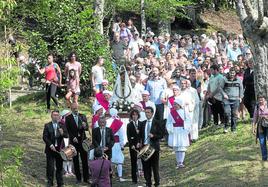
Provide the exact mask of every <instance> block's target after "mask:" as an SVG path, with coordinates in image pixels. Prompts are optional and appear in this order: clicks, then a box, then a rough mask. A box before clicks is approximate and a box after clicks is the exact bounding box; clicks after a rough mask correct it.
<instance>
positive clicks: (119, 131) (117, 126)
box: [107, 108, 125, 182]
mask: <svg viewBox="0 0 268 187" xmlns="http://www.w3.org/2000/svg"><path fill="white" fill-rule="evenodd" d="M117 114H118V111H117V110H116V109H115V108H111V109H110V115H111V117H110V118H109V119H107V127H109V128H110V129H112V132H113V135H114V145H113V148H112V159H111V161H112V163H113V164H115V165H116V166H117V167H116V169H117V174H118V177H119V181H120V182H124V181H125V179H124V178H123V177H122V176H123V163H124V159H125V158H124V154H123V152H122V151H123V150H124V146H125V131H124V128H123V126H124V123H123V122H122V121H121V119H120V118H119V117H118V115H117Z"/></svg>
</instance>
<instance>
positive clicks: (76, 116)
mask: <svg viewBox="0 0 268 187" xmlns="http://www.w3.org/2000/svg"><path fill="white" fill-rule="evenodd" d="M71 110H72V114H70V115H68V116H67V117H66V118H65V125H66V128H67V130H68V133H69V139H70V141H69V142H70V144H72V145H73V146H74V147H75V148H76V151H77V155H76V156H75V157H74V158H73V162H74V171H75V176H76V180H77V181H76V183H77V184H78V183H81V172H80V166H79V155H80V158H81V161H82V168H83V180H84V182H85V183H89V181H88V179H89V173H88V158H87V152H86V151H85V150H84V149H83V147H82V143H83V140H85V139H86V138H87V137H86V133H85V131H87V130H88V123H87V118H86V116H85V115H84V114H80V113H78V104H76V103H72V105H71Z"/></svg>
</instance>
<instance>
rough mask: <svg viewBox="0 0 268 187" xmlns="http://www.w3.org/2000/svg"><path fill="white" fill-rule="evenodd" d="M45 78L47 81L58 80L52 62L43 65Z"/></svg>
mask: <svg viewBox="0 0 268 187" xmlns="http://www.w3.org/2000/svg"><path fill="white" fill-rule="evenodd" d="M45 79H46V80H47V81H58V78H57V74H56V70H55V67H54V64H51V65H47V66H46V67H45Z"/></svg>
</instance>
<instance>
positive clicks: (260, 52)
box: [237, 0, 268, 98]
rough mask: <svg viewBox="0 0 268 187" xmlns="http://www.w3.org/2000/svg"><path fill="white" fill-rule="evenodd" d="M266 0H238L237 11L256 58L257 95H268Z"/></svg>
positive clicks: (267, 22) (267, 17)
mask: <svg viewBox="0 0 268 187" xmlns="http://www.w3.org/2000/svg"><path fill="white" fill-rule="evenodd" d="M266 5H267V2H266V1H265V0H263V1H262V0H238V1H237V13H238V16H239V17H240V23H241V26H242V28H243V32H244V34H245V36H246V37H247V38H248V39H249V43H250V44H251V48H252V52H253V60H254V86H255V93H256V94H255V95H256V96H257V95H260V94H261V95H264V96H265V97H266V98H267V96H268V76H267V75H268V15H267V7H266Z"/></svg>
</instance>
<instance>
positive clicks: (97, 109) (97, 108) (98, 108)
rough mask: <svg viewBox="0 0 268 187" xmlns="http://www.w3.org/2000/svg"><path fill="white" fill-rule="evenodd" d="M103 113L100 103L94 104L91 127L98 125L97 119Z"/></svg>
mask: <svg viewBox="0 0 268 187" xmlns="http://www.w3.org/2000/svg"><path fill="white" fill-rule="evenodd" d="M103 114H104V110H103V107H102V106H101V105H95V106H94V115H93V117H92V126H91V128H92V129H94V128H96V127H98V126H99V125H98V120H99V118H100V116H102V115H103Z"/></svg>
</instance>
